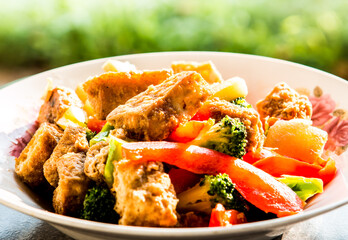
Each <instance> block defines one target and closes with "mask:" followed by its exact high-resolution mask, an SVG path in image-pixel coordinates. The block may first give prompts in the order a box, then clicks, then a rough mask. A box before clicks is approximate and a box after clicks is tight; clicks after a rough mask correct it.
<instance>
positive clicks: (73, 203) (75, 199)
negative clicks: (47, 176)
mask: <svg viewBox="0 0 348 240" xmlns="http://www.w3.org/2000/svg"><path fill="white" fill-rule="evenodd" d="M85 158H86V154H85V153H84V152H79V153H74V152H68V153H66V154H64V155H62V156H61V157H59V158H58V159H57V160H56V161H55V165H56V169H57V174H58V184H57V187H56V189H55V190H54V191H53V199H52V205H53V208H54V210H55V211H56V213H59V214H63V215H68V216H78V214H79V212H80V211H81V207H82V203H83V201H84V199H85V196H86V193H87V190H88V186H89V182H90V180H89V179H88V178H87V176H86V175H85V174H84V172H83V169H84V162H85Z"/></svg>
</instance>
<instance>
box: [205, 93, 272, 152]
mask: <svg viewBox="0 0 348 240" xmlns="http://www.w3.org/2000/svg"><path fill="white" fill-rule="evenodd" d="M200 114H203V115H209V116H210V117H211V118H213V119H215V120H216V121H217V122H218V121H220V120H221V119H222V118H224V117H225V116H226V115H227V116H229V117H231V118H239V119H240V120H241V121H242V122H243V123H244V125H245V127H246V131H247V140H248V143H247V146H246V150H247V151H251V152H253V153H258V152H260V151H261V148H262V146H263V143H264V141H265V136H264V131H263V128H262V122H261V120H260V117H259V114H258V113H257V111H256V110H255V109H253V108H243V107H240V106H238V105H235V104H233V103H230V102H228V101H225V100H221V99H219V98H213V99H209V100H208V101H206V102H205V103H204V105H203V106H202V108H201V109H200Z"/></svg>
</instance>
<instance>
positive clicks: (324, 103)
mask: <svg viewBox="0 0 348 240" xmlns="http://www.w3.org/2000/svg"><path fill="white" fill-rule="evenodd" d="M309 100H310V102H311V103H312V109H313V113H312V121H313V126H317V127H320V128H321V129H323V130H324V131H326V132H327V133H328V141H327V143H326V144H325V149H326V150H329V151H336V150H338V149H339V148H340V149H341V150H342V149H345V147H346V146H347V145H348V120H346V119H343V117H341V116H336V115H335V116H334V114H333V113H334V111H335V109H336V102H335V101H334V100H333V99H332V98H331V96H330V95H329V94H322V95H321V96H319V97H316V96H310V97H309Z"/></svg>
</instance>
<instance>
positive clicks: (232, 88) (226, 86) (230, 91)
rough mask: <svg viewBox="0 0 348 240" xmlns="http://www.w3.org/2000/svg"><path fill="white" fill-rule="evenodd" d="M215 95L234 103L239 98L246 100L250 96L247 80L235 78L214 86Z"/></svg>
mask: <svg viewBox="0 0 348 240" xmlns="http://www.w3.org/2000/svg"><path fill="white" fill-rule="evenodd" d="M212 90H213V92H214V93H213V95H212V96H211V97H218V98H220V99H223V100H227V101H233V100H235V99H237V98H244V97H246V96H247V95H248V87H247V85H246V83H245V80H244V79H243V78H240V77H233V78H230V79H227V80H225V81H223V82H222V83H217V84H214V85H213V86H212Z"/></svg>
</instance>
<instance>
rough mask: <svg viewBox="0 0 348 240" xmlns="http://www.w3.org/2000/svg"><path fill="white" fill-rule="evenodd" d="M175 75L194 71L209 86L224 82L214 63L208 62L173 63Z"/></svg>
mask: <svg viewBox="0 0 348 240" xmlns="http://www.w3.org/2000/svg"><path fill="white" fill-rule="evenodd" d="M172 69H173V71H174V73H175V74H176V73H179V72H186V71H194V72H197V73H199V74H200V75H201V76H202V77H203V78H204V80H205V81H207V83H209V84H213V83H221V82H223V79H222V76H221V74H220V72H219V71H218V70H217V68H216V67H215V65H214V63H213V62H212V61H206V62H188V61H175V62H173V63H172Z"/></svg>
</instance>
